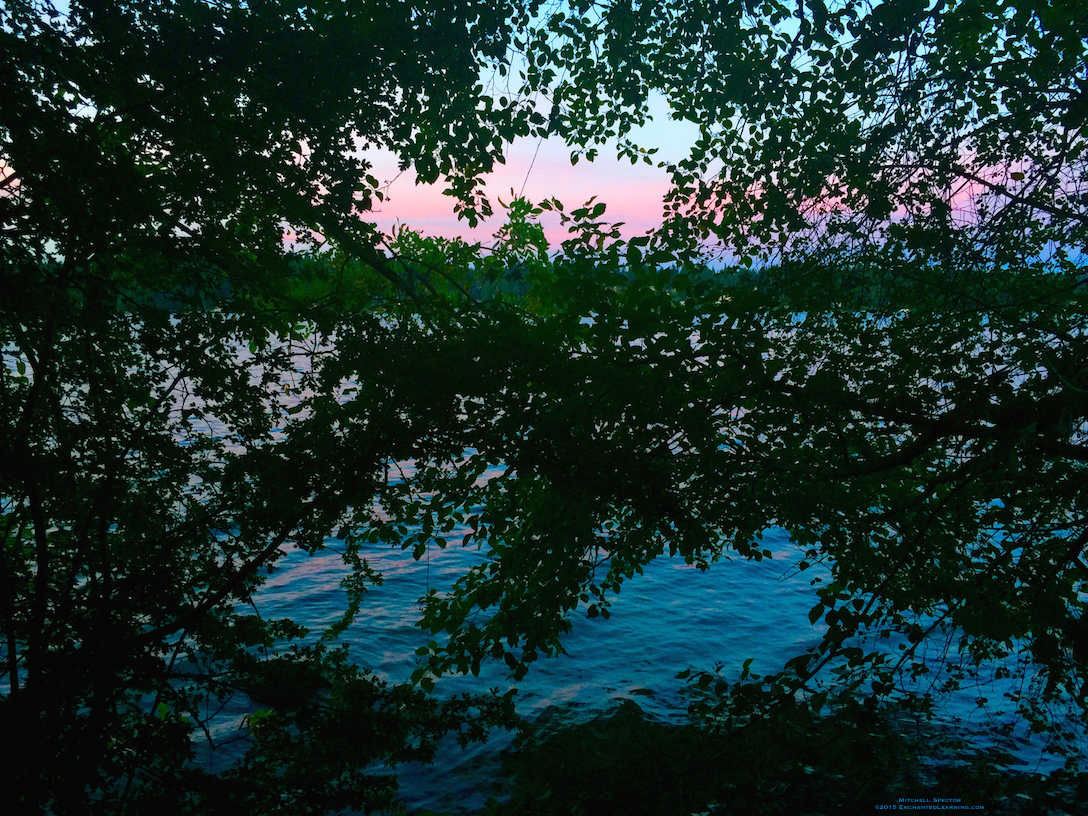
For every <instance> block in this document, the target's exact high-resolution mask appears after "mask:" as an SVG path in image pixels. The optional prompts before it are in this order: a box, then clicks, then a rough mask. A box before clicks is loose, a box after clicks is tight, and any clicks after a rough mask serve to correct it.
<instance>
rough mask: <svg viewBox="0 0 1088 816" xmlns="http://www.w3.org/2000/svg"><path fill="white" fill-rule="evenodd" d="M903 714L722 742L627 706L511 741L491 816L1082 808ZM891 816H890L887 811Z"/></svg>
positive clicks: (999, 757) (713, 734)
mask: <svg viewBox="0 0 1088 816" xmlns="http://www.w3.org/2000/svg"><path fill="white" fill-rule="evenodd" d="M1011 761H1012V758H1011V757H1009V756H1008V755H1006V754H1004V753H1003V752H1002V751H1001V750H1000V749H997V748H995V747H989V748H985V749H978V748H977V747H976V748H971V747H970V746H969V745H965V744H963V742H962V741H960V740H958V739H956V738H955V737H953V736H951V735H949V734H947V733H942V732H941V731H940V730H939V729H935V728H933V727H932V726H931V725H930V724H928V723H927V722H926V721H925V720H924V719H920V718H918V717H917V716H915V715H912V714H911V713H909V712H905V711H901V710H900V711H892V710H885V711H879V712H878V711H876V710H874V709H872V708H868V707H865V706H864V705H859V704H856V703H855V704H853V705H847V706H844V707H843V708H841V709H838V710H835V711H833V712H830V713H825V714H823V715H821V716H816V715H813V714H812V713H811V711H809V710H807V709H805V708H804V707H794V708H790V707H782V708H779V709H776V710H775V711H773V712H771V713H769V714H768V715H767V716H765V717H761V718H759V719H757V720H753V721H752V722H750V723H748V724H746V725H744V726H742V727H739V728H737V729H735V730H733V731H730V732H729V733H723V732H720V731H712V730H707V729H705V728H702V727H700V726H698V725H695V724H690V723H689V724H676V723H662V722H655V721H653V720H652V719H650V718H648V717H647V716H646V715H645V714H643V712H642V711H641V709H640V708H639V707H638V706H637V705H636V704H635V703H634V702H632V701H630V700H625V701H623V702H622V703H621V704H619V705H618V706H616V708H614V709H613V710H612V711H610V712H609V713H608V714H606V715H602V716H600V717H598V718H596V719H594V720H590V721H588V722H583V723H579V724H577V725H569V724H567V725H560V726H558V727H556V726H555V725H554V724H553V723H552V722H551V721H550V720H549V718H548V717H547V716H544V717H542V718H541V721H540V722H537V723H534V724H533V725H532V726H531V727H530V728H529V729H528V730H526V731H524V732H522V733H521V734H520V735H519V738H518V741H517V743H516V745H515V746H514V748H513V749H512V750H511V752H510V753H509V754H508V755H507V758H506V762H505V764H504V771H505V772H506V773H508V774H510V778H511V780H512V782H511V783H510V785H509V786H508V789H507V791H505V793H506V795H507V796H508V797H509V798H504V799H503V801H502V802H501V803H500V802H499V801H498V800H493V801H492V802H491V803H489V807H488V809H487V814H488V816H507V814H520V813H524V814H534V816H545V815H547V816H560V814H579V816H583V815H584V816H591V814H592V815H593V816H622V814H632V815H633V816H689V814H692V813H706V814H746V813H759V814H783V815H784V816H785V814H796V813H804V814H810V815H811V816H823V814H827V816H833V814H839V813H864V812H870V811H873V810H874V809H875V807H876V806H877V805H895V804H896V803H897V802H899V800H900V799H902V798H906V799H930V798H931V797H935V796H936V797H940V798H943V799H958V800H959V801H960V802H962V803H963V804H965V805H974V806H982V807H983V808H984V809H985V810H984V812H987V813H1000V814H1065V813H1080V812H1083V810H1084V808H1085V801H1086V797H1085V790H1084V782H1083V780H1082V778H1079V777H1078V776H1076V775H1068V774H1063V773H1059V774H1055V775H1051V776H1046V775H1042V774H1033V773H1029V772H1025V771H1023V770H1009V769H1008V765H1009V764H1010V762H1011ZM893 809H894V808H893Z"/></svg>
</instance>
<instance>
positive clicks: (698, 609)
mask: <svg viewBox="0 0 1088 816" xmlns="http://www.w3.org/2000/svg"><path fill="white" fill-rule="evenodd" d="M463 532H467V531H462V534H463ZM450 539H451V540H457V536H456V535H451V536H450ZM329 544H330V545H331V546H332V547H335V546H336V541H335V540H330V542H329ZM763 544H764V546H765V547H766V549H769V550H770V551H771V552H772V554H773V556H774V557H773V558H772V559H766V560H763V561H761V562H749V561H746V560H745V559H743V558H733V559H732V560H723V561H721V562H719V563H717V564H714V565H712V566H711V568H710V569H709V570H707V571H705V572H703V571H700V570H698V569H696V568H695V567H692V566H688V565H687V564H685V563H684V562H683V560H682V559H679V558H677V559H671V558H669V557H668V556H662V557H660V558H658V559H657V560H655V561H654V562H652V563H651V564H650V565H649V566H648V567H647V569H646V573H645V575H644V576H641V577H639V576H636V577H635V578H634V579H631V580H630V581H629V582H627V583H625V584H624V588H623V590H622V592H621V593H620V595H619V596H617V597H616V598H615V600H614V603H613V605H612V608H611V611H612V616H611V618H610V619H608V620H605V619H603V618H595V619H592V620H591V619H587V618H586V617H585V615H584V611H581V612H576V613H575V618H574V629H573V631H572V632H571V633H570V634H569V635H568V636H567V637H566V639H565V640H564V644H565V647H566V649H567V651H568V653H569V654H567V655H565V656H561V657H558V658H554V659H550V660H549V659H543V660H540V661H537V662H536V663H534V664H533V665H532V666H531V668H530V671H529V674H528V676H527V677H525V678H524V679H523V680H521V681H520V682H518V683H516V684H514V683H512V681H511V680H510V679H509V673H508V671H507V668H506V666H505V664H502V663H499V662H493V663H491V664H488V663H485V664H484V666H483V668H482V670H481V672H480V676H479V677H472V676H467V677H449V676H446V677H442V678H440V679H439V680H438V682H437V686H436V693H437V694H440V695H453V694H459V693H461V692H464V691H469V692H482V691H486V690H487V689H489V688H493V687H499V688H501V689H504V690H505V689H507V688H509V687H511V685H516V687H517V698H516V699H517V708H518V713H519V714H521V715H522V716H524V717H526V718H530V719H533V718H538V717H541V716H544V717H546V718H548V719H549V721H552V722H566V723H575V722H581V721H585V720H588V719H591V718H593V717H594V716H597V715H600V714H601V713H603V712H605V711H607V710H608V709H610V708H611V707H613V706H614V705H616V704H617V703H618V702H619V701H621V700H633V701H634V702H636V703H637V705H638V706H639V707H640V708H641V709H642V710H643V711H644V712H645V713H646V714H647V715H648V716H649V717H652V718H655V719H657V720H662V721H674V722H678V721H682V720H684V719H685V718H686V708H687V705H688V702H689V698H688V696H686V695H685V693H684V682H683V681H681V680H678V679H677V677H676V675H677V672H679V671H680V670H682V669H686V668H689V667H693V668H698V669H707V670H709V669H711V668H712V667H713V666H714V665H715V664H718V663H722V664H724V666H725V668H724V669H723V672H722V674H723V676H724V677H725V679H727V680H736V679H738V678H739V673H740V669H741V664H742V663H743V662H744V661H745V660H747V659H748V658H753V662H752V667H751V668H752V671H754V672H758V673H761V674H762V673H770V672H773V671H777V670H778V669H780V668H781V665H782V663H783V662H784V661H785V660H786V659H788V658H789V657H792V656H794V655H797V654H799V653H801V652H803V651H804V650H805V649H807V648H809V647H811V646H815V645H816V644H817V643H819V641H820V638H821V636H822V634H823V631H824V627H823V624H822V623H819V624H817V625H816V626H813V625H811V624H809V622H808V611H809V609H811V608H812V606H813V605H814V604H815V603H816V602H817V598H816V595H815V587H813V586H812V585H811V581H812V579H813V577H814V575H816V574H818V573H819V571H820V570H821V569H823V568H822V567H819V566H816V567H813V568H812V569H810V570H808V571H806V572H804V573H798V572H797V571H796V570H791V569H790V568H791V567H792V566H793V565H794V564H795V563H796V562H797V561H799V560H800V558H801V553H800V551H799V550H798V548H797V546H796V545H794V544H792V543H790V542H789V540H788V538H787V537H786V535H785V534H784V533H783V532H782V531H778V530H771V531H768V532H767V533H766V534H765V537H764V541H763ZM367 558H368V560H369V561H370V562H371V564H372V565H373V566H374V567H376V568H377V569H378V570H379V571H381V572H382V573H383V574H384V576H385V583H384V584H383V585H382V586H380V587H375V588H374V589H372V590H371V591H370V592H369V593H368V595H367V596H366V600H365V601H364V604H363V608H362V612H361V614H360V615H359V616H358V618H357V619H356V622H355V624H354V625H353V626H352V627H351V628H350V629H349V630H348V632H347V633H346V635H345V637H344V642H346V643H347V645H348V646H349V649H350V654H351V656H352V658H353V659H354V660H356V661H357V662H358V663H359V664H360V665H363V666H366V667H368V668H370V669H372V670H373V671H375V672H376V673H377V674H378V675H379V676H381V677H382V678H383V679H388V680H390V681H395V682H405V681H407V679H408V677H409V675H410V674H411V672H412V669H413V668H415V667H416V665H417V660H419V659H420V658H418V657H417V656H416V655H415V650H416V649H417V648H419V647H420V646H425V645H426V644H427V642H428V641H429V640H430V639H431V638H430V635H429V634H428V633H427V632H425V631H423V630H421V629H420V628H418V627H417V626H416V622H417V620H418V618H419V614H420V607H419V599H420V598H422V597H423V596H424V595H426V594H427V592H428V590H429V589H432V588H434V589H438V590H439V591H441V590H443V589H445V588H448V587H449V586H451V585H452V584H453V582H454V581H455V580H456V578H457V577H459V576H460V575H461V574H462V572H463V571H464V570H465V569H466V568H467V567H468V566H469V565H471V564H473V563H477V562H479V561H481V560H483V558H484V556H483V554H482V553H481V552H480V551H478V550H477V549H476V548H475V545H472V546H470V547H469V548H467V549H465V548H461V547H456V546H450V547H447V548H446V549H445V550H439V549H434V548H432V550H431V551H430V552H429V553H428V554H427V555H425V556H424V557H423V558H422V559H421V560H420V561H415V560H414V559H413V558H412V554H411V551H405V550H401V549H399V548H398V549H386V548H375V549H373V550H372V551H371V552H370V553H368V555H367ZM343 571H344V567H343V564H342V562H341V560H340V558H339V556H338V555H337V554H336V553H335V552H329V551H327V552H325V553H323V554H320V555H318V556H315V557H310V556H307V555H306V554H305V553H302V552H291V553H289V554H287V555H285V556H284V557H283V558H282V559H281V560H280V562H279V564H278V570H277V572H276V574H275V575H273V576H272V577H271V578H270V579H269V581H268V583H267V584H266V585H265V586H264V587H263V588H262V590H261V591H260V592H259V593H258V594H257V596H255V599H254V600H255V603H256V606H257V608H258V609H259V611H260V613H261V614H262V616H264V617H266V618H274V617H291V618H293V619H294V620H296V621H298V622H300V623H302V624H304V625H307V626H309V627H312V628H313V629H314V630H320V629H321V628H322V627H324V626H327V625H329V624H331V623H332V622H333V621H335V620H336V619H337V618H338V617H339V615H340V614H341V613H342V611H343V608H344V594H343V591H342V590H341V589H340V588H339V582H340V578H341V576H342V575H343ZM825 574H826V573H825ZM1000 685H1001V684H1000V683H997V684H993V683H990V684H988V688H987V689H986V694H985V696H988V697H990V699H992V700H1000V699H1001V693H1002V688H1001V687H1000ZM979 694H980V689H979V688H971V689H966V690H965V691H963V692H960V693H958V694H957V695H956V696H954V697H951V698H949V699H948V700H947V701H946V702H944V703H943V704H942V705H941V706H940V707H939V716H938V727H946V728H954V729H956V730H958V731H961V732H962V731H963V730H973V729H976V728H977V729H981V728H983V727H984V726H985V725H987V722H988V718H990V717H994V716H995V715H996V716H997V717H1000V716H1001V714H1000V711H996V712H995V711H994V710H993V709H992V708H987V709H982V708H980V707H979V706H978V705H977V704H976V703H975V699H976V698H977V697H978V696H979ZM245 713H246V712H245V711H244V710H243V709H242V708H241V707H239V708H238V709H237V710H236V711H231V710H227V711H225V712H224V714H225V716H223V717H222V722H221V725H220V731H219V732H218V734H217V736H218V737H220V738H224V737H228V736H230V735H231V734H232V733H233V735H237V733H238V731H237V729H238V723H239V720H240V718H241V716H243V715H244V714H245ZM512 737H513V735H512V734H510V733H506V732H499V733H496V734H494V735H493V736H492V738H491V739H489V740H488V742H486V743H484V744H477V745H471V746H469V748H468V749H467V750H464V751H462V750H461V749H460V748H458V747H457V745H456V743H455V742H454V741H453V740H452V739H450V740H448V741H447V742H446V743H444V744H443V746H442V748H441V749H440V751H439V754H438V756H437V758H436V760H435V763H434V764H433V765H431V766H423V765H406V766H400V767H399V768H398V769H397V771H396V772H397V774H398V776H399V777H400V781H401V790H402V794H403V797H404V799H405V800H406V802H407V803H408V805H409V807H410V809H411V810H412V811H413V812H418V811H421V810H434V811H439V812H449V813H451V814H472V813H478V812H480V810H481V809H482V808H483V805H484V802H485V801H486V799H487V798H488V796H489V795H491V794H492V788H491V786H492V783H493V782H495V781H497V780H498V779H500V777H501V755H502V751H503V750H504V749H506V748H508V747H509V745H510V743H511V741H512ZM235 745H236V746H237V747H238V748H241V747H242V746H243V745H244V743H235ZM1003 747H1004V748H1006V749H1007V750H1010V751H1012V752H1013V753H1015V754H1016V755H1018V757H1019V758H1020V761H1021V762H1022V763H1023V767H1022V769H1023V770H1034V771H1038V770H1047V769H1049V768H1051V767H1053V766H1054V765H1055V763H1054V762H1052V761H1047V760H1049V758H1048V757H1046V756H1045V755H1044V754H1043V753H1042V750H1041V749H1042V744H1041V743H1040V742H1039V741H1035V742H1032V741H1031V740H1030V739H1028V737H1027V736H1025V735H1023V734H1020V735H1018V736H1016V737H1015V738H1010V739H1009V740H1008V742H1007V744H1005V745H1003ZM233 756H234V755H233V754H232V751H231V749H230V748H229V747H228V748H227V749H226V750H223V749H220V750H219V751H217V752H216V754H215V756H214V757H213V756H209V755H208V752H207V749H206V747H202V748H198V761H201V762H203V763H207V764H209V765H211V766H217V765H220V764H225V763H227V762H229V761H231V759H232V758H233Z"/></svg>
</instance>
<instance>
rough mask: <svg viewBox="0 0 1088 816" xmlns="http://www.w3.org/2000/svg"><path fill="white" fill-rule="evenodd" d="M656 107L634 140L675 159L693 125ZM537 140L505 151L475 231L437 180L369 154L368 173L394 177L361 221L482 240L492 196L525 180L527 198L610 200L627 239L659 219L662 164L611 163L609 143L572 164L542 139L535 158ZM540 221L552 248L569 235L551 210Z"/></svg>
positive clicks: (494, 221) (489, 231) (612, 216)
mask: <svg viewBox="0 0 1088 816" xmlns="http://www.w3.org/2000/svg"><path fill="white" fill-rule="evenodd" d="M655 113H656V114H657V115H656V116H655V121H654V122H653V123H651V124H649V125H647V126H646V127H645V128H642V130H641V132H640V133H639V134H637V136H638V137H639V138H640V139H641V141H639V144H641V145H643V146H647V147H658V148H660V152H659V153H658V154H657V155H655V156H653V157H652V158H653V159H654V160H655V163H656V160H659V159H668V160H672V161H675V160H678V159H680V158H682V157H683V156H684V155H686V153H687V149H688V147H689V146H690V145H691V143H692V142H693V141H694V140H695V137H696V135H697V132H698V129H697V128H696V127H695V126H693V125H690V124H687V123H679V122H673V121H670V120H669V119H668V116H667V111H666V110H664V106H663V105H659V106H657V107H656V110H655ZM537 144H538V140H537V139H518V140H517V141H515V142H514V143H513V144H512V145H510V146H509V147H508V149H507V151H506V163H505V164H503V165H497V166H496V168H495V170H494V171H493V172H492V173H490V174H489V175H488V176H486V177H485V181H486V188H485V189H486V191H487V195H488V197H489V198H490V199H491V203H492V206H493V207H494V208H495V210H496V212H495V215H493V216H492V217H491V218H490V219H488V221H486V222H484V223H483V224H482V225H480V226H478V227H476V228H475V229H472V228H470V227H469V225H468V222H467V221H458V220H457V217H456V216H455V215H454V213H453V199H452V198H450V197H449V196H445V195H442V190H443V185H442V183H441V181H440V182H439V183H438V184H435V185H419V184H416V183H415V174H414V173H413V172H412V171H410V170H409V171H406V172H405V173H403V174H402V175H400V176H399V177H397V173H398V170H397V162H396V159H395V157H394V156H392V155H391V154H388V153H378V152H373V151H371V152H368V153H367V154H366V158H367V159H368V160H369V161H370V162H372V163H373V165H374V169H373V170H371V174H372V175H374V176H375V177H376V178H377V179H378V180H379V181H380V182H382V183H383V184H385V183H386V182H392V183H391V184H390V186H389V188H388V198H387V199H386V200H385V201H383V202H378V203H377V208H376V210H375V211H374V212H371V213H368V214H367V216H366V220H367V221H371V222H374V223H376V224H377V225H378V226H379V228H380V229H381V230H382V231H383V232H388V231H389V230H390V229H391V228H392V227H393V226H394V225H395V224H397V223H402V224H407V225H408V226H409V227H411V228H412V229H415V230H418V231H420V232H422V233H424V234H426V235H437V236H443V237H446V238H454V237H461V238H465V239H466V240H473V241H482V242H483V243H485V244H487V243H488V242H489V241H490V239H491V236H492V235H493V234H494V232H495V230H497V229H498V228H499V226H501V224H502V223H503V217H502V211H501V208H500V207H499V203H498V201H497V200H496V199H499V198H501V199H502V200H503V201H509V199H510V190H511V188H513V190H514V192H515V193H517V192H519V191H520V190H521V189H522V185H524V196H525V197H526V198H528V199H529V200H531V201H532V202H534V203H539V202H540V201H542V200H543V199H545V198H553V197H554V198H558V199H559V200H560V201H561V202H562V203H563V205H564V206H565V207H566V209H567V211H568V212H569V211H570V210H573V209H575V208H577V207H580V206H582V205H583V204H585V202H586V201H588V200H589V199H590V198H591V197H592V196H597V201H603V202H604V203H605V204H606V205H607V206H608V209H607V211H606V212H605V215H604V218H605V219H606V220H608V221H611V222H613V223H614V222H618V221H622V222H624V225H625V226H624V227H622V230H621V231H622V232H623V234H624V237H627V238H630V237H632V236H635V235H641V234H643V233H645V232H646V231H647V230H649V229H651V228H653V227H654V226H656V225H657V224H659V223H660V221H661V211H662V206H661V199H662V196H663V195H664V193H665V190H666V189H667V187H668V179H667V175H666V173H665V171H664V170H661V169H658V168H657V167H656V166H649V165H645V164H641V163H640V164H636V165H632V164H631V162H630V160H629V159H624V160H623V161H617V160H616V159H615V150H614V148H610V147H608V146H607V145H605V146H602V147H601V148H600V152H599V154H598V157H597V160H596V161H594V162H587V161H586V160H585V159H584V158H583V159H581V160H580V161H579V162H578V164H577V166H573V167H572V166H571V163H570V153H571V149H570V148H569V147H567V146H566V145H565V144H564V143H563V141H562V140H561V139H558V138H551V139H547V140H545V141H543V142H542V143H540V150H539V152H538V153H537V156H536V161H535V162H534V161H533V153H534V151H535V150H536V149H537ZM530 164H531V165H532V169H531V170H530ZM526 174H528V179H526ZM394 179H396V180H395V181H394ZM541 223H542V224H543V225H544V232H545V235H547V237H548V241H549V242H550V243H551V244H552V246H553V247H558V245H559V244H560V243H561V242H562V241H563V240H565V239H566V238H567V237H568V236H567V232H566V228H565V227H561V226H560V225H559V218H558V217H557V216H555V215H552V214H550V213H547V212H545V213H544V214H543V216H542V217H541Z"/></svg>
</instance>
